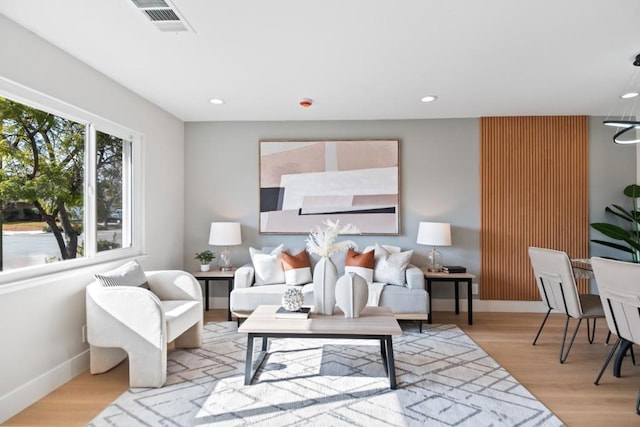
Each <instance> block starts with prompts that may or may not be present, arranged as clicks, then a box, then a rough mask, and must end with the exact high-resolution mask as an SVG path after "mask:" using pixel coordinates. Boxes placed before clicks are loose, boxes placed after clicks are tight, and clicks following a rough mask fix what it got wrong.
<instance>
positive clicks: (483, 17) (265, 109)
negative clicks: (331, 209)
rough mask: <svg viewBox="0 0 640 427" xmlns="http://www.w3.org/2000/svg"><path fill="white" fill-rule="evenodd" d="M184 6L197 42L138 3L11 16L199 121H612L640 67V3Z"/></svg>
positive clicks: (21, 7) (66, 5)
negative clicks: (306, 102) (639, 59)
mask: <svg viewBox="0 0 640 427" xmlns="http://www.w3.org/2000/svg"><path fill="white" fill-rule="evenodd" d="M172 5H173V6H175V8H176V9H177V11H178V12H179V13H180V14H181V15H182V17H183V18H184V19H185V20H186V22H187V23H188V25H190V26H191V27H192V29H193V31H188V32H163V31H160V30H159V29H158V28H157V27H156V26H155V25H154V24H153V23H152V22H151V21H149V19H147V17H146V16H145V14H143V12H142V11H141V10H140V9H138V8H137V7H136V6H135V5H134V4H133V3H132V1H131V0H19V1H18V0H0V14H3V15H5V16H6V17H7V18H9V19H11V20H13V21H15V22H16V23H18V24H19V25H22V26H23V27H26V28H27V29H29V30H30V31H32V32H34V33H35V34H37V35H39V36H41V37H42V38H44V39H46V40H48V41H49V42H51V43H52V44H54V45H56V46H58V47H59V48H60V49H62V50H64V51H66V52H68V53H69V54H71V55H73V56H74V57H76V58H78V59H79V60H81V61H83V62H85V63H87V64H88V65H90V66H91V67H93V68H95V69H96V70H99V71H101V72H102V73H104V74H106V75H107V76H109V77H110V78H112V79H113V80H115V81H117V82H118V83H120V84H122V85H123V86H125V87H127V88H129V89H130V90H131V91H133V92H135V93H137V94H139V95H141V96H142V97H144V98H146V99H148V100H149V101H151V102H152V103H154V104H156V105H158V106H159V107H161V108H163V109H164V110H166V111H168V112H170V113H171V114H173V115H175V116H176V117H178V118H180V119H181V120H183V121H218V120H225V121H227V120H360V119H365V120H372V119H421V118H442V117H480V116H514V115H583V114H586V115H604V116H606V115H607V114H608V113H609V112H610V110H611V107H612V106H613V105H614V103H615V101H616V100H617V97H618V96H619V95H620V94H621V93H622V90H623V88H624V86H625V83H626V82H627V80H628V79H629V77H630V76H631V74H632V73H633V71H634V69H636V68H637V67H633V65H632V64H631V63H632V60H633V58H634V57H635V55H636V54H638V53H640V24H639V21H640V1H638V0H608V1H603V0H518V1H514V0H484V1H478V0H403V1H393V0H269V1H266V0H173V1H172ZM425 95H437V96H438V100H437V101H435V102H432V103H422V102H420V98H422V97H423V96H425ZM213 97H216V98H222V99H224V101H225V103H224V104H223V105H212V104H210V103H209V102H208V100H209V99H210V98H213ZM303 98H311V99H312V100H313V106H311V107H309V108H302V107H301V106H300V105H299V102H300V101H301V100H302V99H303Z"/></svg>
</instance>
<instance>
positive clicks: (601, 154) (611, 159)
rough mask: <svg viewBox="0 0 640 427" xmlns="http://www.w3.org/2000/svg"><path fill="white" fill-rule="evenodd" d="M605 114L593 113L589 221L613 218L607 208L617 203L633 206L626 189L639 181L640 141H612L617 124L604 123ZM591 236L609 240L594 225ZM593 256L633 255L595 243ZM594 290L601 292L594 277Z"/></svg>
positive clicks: (607, 220) (591, 246) (590, 148)
mask: <svg viewBox="0 0 640 427" xmlns="http://www.w3.org/2000/svg"><path fill="white" fill-rule="evenodd" d="M603 120H604V117H591V119H590V120H589V222H590V223H593V222H612V221H614V219H613V217H612V216H611V215H610V214H607V215H605V212H604V210H605V208H606V207H607V206H609V205H611V204H614V203H615V204H617V205H621V206H624V207H626V208H630V207H631V203H630V200H629V198H627V197H625V196H624V195H623V194H622V190H623V189H624V187H626V186H627V185H629V184H634V183H636V167H637V166H636V165H637V159H636V149H637V147H636V145H635V144H631V145H619V144H615V143H613V141H612V137H613V134H614V133H615V130H614V128H612V127H609V126H604V125H603V124H602V121H603ZM590 234H591V239H600V240H609V239H608V238H607V237H605V236H603V235H602V234H600V233H599V232H597V231H595V230H593V229H591V230H590ZM589 254H590V255H591V256H608V257H613V258H619V259H630V258H629V257H627V256H626V254H625V253H623V252H621V251H618V250H615V249H612V248H607V247H606V246H603V245H599V244H595V243H591V244H590V246H589ZM591 291H592V292H597V287H596V284H595V282H594V281H591Z"/></svg>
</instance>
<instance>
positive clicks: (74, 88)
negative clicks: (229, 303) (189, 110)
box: [0, 15, 184, 422]
mask: <svg viewBox="0 0 640 427" xmlns="http://www.w3.org/2000/svg"><path fill="white" fill-rule="evenodd" d="M0 40H2V41H3V42H2V60H1V61H0V76H1V77H4V78H6V79H9V80H12V81H14V82H16V83H19V84H22V85H24V86H26V87H28V88H31V89H34V90H36V91H40V92H42V93H44V94H47V95H50V96H52V97H54V98H57V99H59V100H61V101H64V102H67V103H69V104H72V105H74V106H76V107H78V108H81V109H84V110H86V111H89V112H91V113H94V114H96V115H98V116H101V117H103V118H105V119H108V120H111V121H113V122H116V123H118V124H120V125H122V126H125V127H128V128H130V129H133V130H135V131H138V132H140V133H142V134H143V138H144V160H143V163H144V178H143V181H144V182H143V186H144V206H145V210H144V221H143V224H144V236H145V237H144V247H145V251H146V253H147V254H148V256H146V257H144V259H143V260H142V264H143V267H144V268H145V269H148V270H151V269H160V268H182V260H183V250H182V248H183V241H184V233H183V223H184V210H183V207H184V197H183V188H184V125H183V123H182V122H181V121H180V120H178V119H177V118H175V117H173V116H171V115H170V114H168V113H166V112H164V111H163V110H161V109H159V108H158V107H156V106H155V105H153V104H151V103H149V102H148V101H146V100H144V99H142V98H141V97H139V96H137V95H135V94H134V93H132V92H130V91H129V90H127V89H126V88H124V87H122V86H120V85H119V84H117V83H116V82H114V81H113V80H110V79H109V78H107V77H106V76H104V75H102V74H100V73H99V72H98V71H96V70H94V69H92V68H90V67H88V66H87V65H85V64H83V63H81V62H79V61H77V60H76V59H74V58H73V57H71V56H69V55H67V54H66V53H65V52H63V51H61V50H59V49H57V48H55V47H53V46H52V45H50V44H49V43H47V42H46V41H44V40H42V39H40V38H38V37H37V36H35V35H34V34H33V33H30V32H28V31H26V30H25V29H23V28H22V27H19V26H18V25H16V24H15V23H13V22H12V21H9V20H7V19H6V18H5V17H4V16H2V15H0ZM112 264H117V263H112ZM108 267H109V266H108V265H103V266H100V267H99V268H100V269H103V270H104V269H107V268H108ZM96 268H98V267H95V268H84V269H79V270H74V271H72V272H67V273H65V274H56V275H49V276H47V277H41V278H38V279H36V280H31V281H28V282H26V283H13V284H8V285H3V286H0V342H1V343H2V351H1V352H0V422H1V421H3V420H5V419H6V418H8V417H9V416H11V415H13V414H15V413H17V412H19V411H20V410H21V409H23V408H24V407H25V406H27V405H28V404H30V403H32V402H33V401H35V400H37V399H38V398H40V397H41V396H42V395H44V394H46V393H48V392H50V391H51V390H53V389H55V388H56V387H57V386H58V385H60V384H62V383H64V382H66V381H68V380H69V379H70V378H72V377H73V376H74V375H76V374H77V373H79V372H81V371H82V370H85V369H86V368H87V367H88V364H87V360H88V358H87V349H88V347H87V345H86V344H83V343H82V342H81V327H82V325H84V324H85V323H86V321H85V300H84V288H85V286H86V284H87V283H88V282H89V281H90V280H91V278H92V275H93V273H94V272H95V270H96Z"/></svg>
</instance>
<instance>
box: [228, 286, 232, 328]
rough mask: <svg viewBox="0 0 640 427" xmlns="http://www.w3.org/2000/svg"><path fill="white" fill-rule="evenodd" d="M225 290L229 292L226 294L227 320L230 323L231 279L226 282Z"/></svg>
mask: <svg viewBox="0 0 640 427" xmlns="http://www.w3.org/2000/svg"><path fill="white" fill-rule="evenodd" d="M227 288H228V290H229V292H228V294H227V298H228V299H227V320H228V321H231V291H232V290H233V279H229V280H227Z"/></svg>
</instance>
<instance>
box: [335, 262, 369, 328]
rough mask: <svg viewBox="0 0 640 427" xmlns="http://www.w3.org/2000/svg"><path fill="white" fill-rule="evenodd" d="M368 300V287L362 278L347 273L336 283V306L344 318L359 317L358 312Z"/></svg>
mask: <svg viewBox="0 0 640 427" xmlns="http://www.w3.org/2000/svg"><path fill="white" fill-rule="evenodd" d="M368 300H369V285H367V281H366V280H365V278H364V277H362V276H360V275H358V274H355V273H347V274H345V275H344V276H342V277H341V278H339V279H338V282H337V283H336V305H337V306H338V307H339V308H340V310H342V312H343V313H344V317H348V318H354V317H360V312H361V311H362V309H363V308H365V307H366V305H367V301H368Z"/></svg>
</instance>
